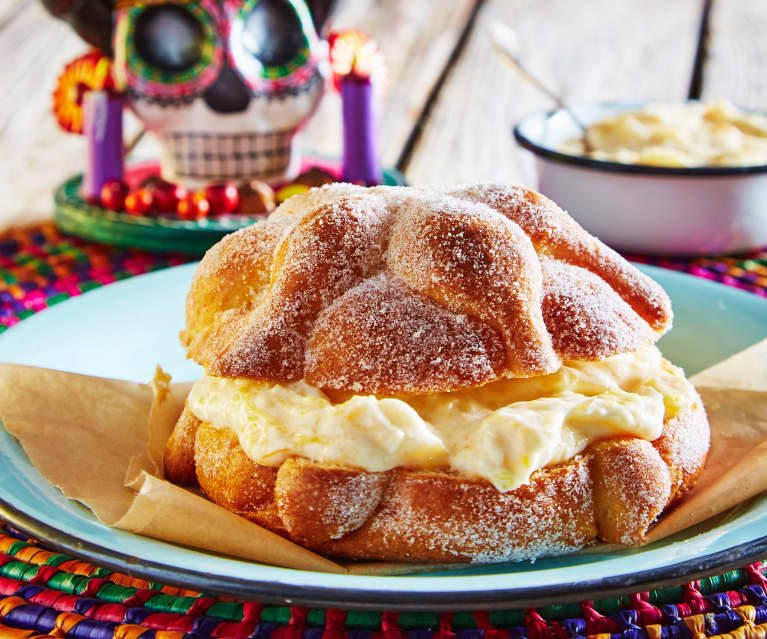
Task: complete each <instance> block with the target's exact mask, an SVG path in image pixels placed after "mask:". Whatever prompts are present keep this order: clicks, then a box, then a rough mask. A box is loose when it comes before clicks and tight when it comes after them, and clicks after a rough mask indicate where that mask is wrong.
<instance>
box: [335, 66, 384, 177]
mask: <svg viewBox="0 0 767 639" xmlns="http://www.w3.org/2000/svg"><path fill="white" fill-rule="evenodd" d="M374 93H375V91H374V88H373V82H372V81H371V79H370V78H359V77H357V76H354V75H348V76H346V77H344V78H343V79H342V80H341V106H342V111H343V126H344V152H343V178H344V180H345V181H346V182H354V183H362V184H366V185H373V184H380V183H381V167H380V164H379V161H378V121H377V117H376V116H377V110H378V109H377V108H376V104H375V96H374Z"/></svg>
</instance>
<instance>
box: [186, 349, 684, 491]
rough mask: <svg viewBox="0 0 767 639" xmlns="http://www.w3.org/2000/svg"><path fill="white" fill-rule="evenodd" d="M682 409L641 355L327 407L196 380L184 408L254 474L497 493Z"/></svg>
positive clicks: (641, 433) (658, 368)
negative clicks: (433, 481) (408, 479)
mask: <svg viewBox="0 0 767 639" xmlns="http://www.w3.org/2000/svg"><path fill="white" fill-rule="evenodd" d="M694 401H695V391H694V389H693V387H692V385H691V384H690V383H689V382H688V381H687V379H686V378H685V377H684V373H683V371H682V370H681V369H679V368H677V367H675V366H673V365H672V364H670V363H669V362H667V361H666V360H664V359H663V357H662V355H661V354H660V351H659V350H658V349H657V348H656V347H654V346H652V347H650V348H647V349H644V350H641V351H637V352H635V353H628V354H624V355H617V356H615V357H611V358H608V359H606V360H604V361H601V362H565V364H564V365H563V366H562V368H560V370H558V371H557V372H556V373H553V374H552V375H545V376H542V377H535V378H529V379H504V380H500V381H497V382H493V383H491V384H488V385H486V386H482V387H480V388H472V389H467V390H462V391H455V392H451V393H433V394H428V395H415V396H399V397H376V396H374V395H354V396H351V397H349V398H348V399H345V400H343V401H335V402H334V401H333V400H332V399H331V398H330V397H328V396H327V395H326V394H324V393H323V392H322V391H320V390H319V389H317V388H314V387H312V386H310V385H308V384H306V383H305V382H303V381H299V382H293V383H290V384H273V383H268V382H258V381H254V380H249V379H241V378H236V379H233V378H223V377H213V376H210V375H204V376H203V377H202V378H201V379H200V380H199V381H198V382H197V383H196V384H195V385H194V387H193V388H192V391H191V393H190V394H189V398H188V399H187V404H188V406H189V408H190V409H191V411H192V412H193V413H194V414H195V415H196V416H197V417H198V418H199V419H200V420H202V421H204V422H208V423H210V424H211V425H213V426H214V427H216V428H231V429H232V430H233V431H234V432H235V433H236V435H237V437H238V439H239V441H240V445H241V446H242V448H243V449H244V451H245V453H246V454H247V455H248V456H249V457H250V458H251V459H252V460H253V461H255V462H257V463H259V464H262V465H267V466H277V465H279V464H281V463H282V461H283V460H284V459H285V458H286V457H289V456H291V455H298V456H301V457H306V458H308V459H312V460H314V461H317V462H321V463H329V464H340V465H346V466H354V467H358V468H363V469H365V470H368V471H383V470H388V469H390V468H394V467H397V466H405V467H410V468H438V467H440V468H451V469H453V470H455V471H458V472H460V473H461V474H463V475H466V476H469V477H483V478H485V479H487V480H488V481H490V482H492V483H493V485H495V487H496V488H497V489H498V490H500V491H508V490H513V489H514V488H517V487H518V486H521V485H522V484H524V483H526V482H527V481H528V480H529V479H530V475H531V474H532V473H533V472H534V471H535V470H538V469H539V468H543V467H544V466H547V465H550V464H556V463H560V462H564V461H566V460H568V459H570V458H572V457H574V456H575V455H577V454H578V453H580V452H581V451H583V450H584V449H585V448H586V447H587V446H588V445H589V444H590V443H592V442H594V441H596V440H599V439H604V438H606V437H617V436H621V435H628V436H634V437H639V438H642V439H646V440H650V441H652V440H654V439H656V438H657V437H659V436H660V434H661V432H662V430H663V423H664V419H671V418H673V417H674V416H676V415H677V414H678V413H679V412H680V411H682V410H683V409H685V408H686V407H688V406H689V405H691V404H692V403H693V402H694Z"/></svg>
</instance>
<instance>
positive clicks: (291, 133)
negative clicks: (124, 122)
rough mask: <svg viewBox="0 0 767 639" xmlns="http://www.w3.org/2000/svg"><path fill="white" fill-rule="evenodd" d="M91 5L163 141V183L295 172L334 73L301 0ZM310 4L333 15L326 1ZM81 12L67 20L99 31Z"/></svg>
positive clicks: (136, 107) (135, 102)
mask: <svg viewBox="0 0 767 639" xmlns="http://www.w3.org/2000/svg"><path fill="white" fill-rule="evenodd" d="M44 2H45V3H46V4H47V5H48V6H49V7H50V6H51V5H54V4H55V6H56V7H57V8H58V14H59V15H62V13H63V12H62V11H61V10H60V7H61V5H62V4H67V3H68V4H69V5H75V9H76V5H83V4H88V3H87V2H83V0H79V1H78V0H63V2H62V0H57V2H56V3H54V2H53V1H52V0H44ZM92 4H93V5H94V7H95V5H99V6H100V7H101V8H102V9H101V10H102V13H103V6H104V5H105V4H106V5H107V6H108V7H109V8H110V9H111V11H112V15H111V24H110V28H111V27H112V26H113V29H111V32H112V38H111V50H112V52H113V55H114V73H115V79H116V83H117V86H118V87H119V88H121V89H122V90H123V91H125V93H126V96H127V99H128V104H129V105H130V107H131V108H132V109H133V111H134V112H135V113H136V115H137V116H138V117H139V118H140V119H141V120H142V122H143V123H144V125H145V126H146V128H147V129H148V130H150V131H152V132H154V133H155V134H156V135H157V136H158V138H159V141H160V145H161V148H162V157H161V165H162V172H163V177H164V178H165V179H168V180H171V181H175V182H182V183H186V184H188V185H190V186H195V187H196V186H201V185H204V184H210V183H216V182H230V181H231V182H245V181H247V180H250V179H254V178H257V179H260V180H264V181H270V182H275V181H279V180H283V179H285V178H289V177H291V176H292V175H293V174H295V172H297V170H298V162H299V160H300V158H299V156H298V153H297V152H296V148H295V142H296V137H295V136H296V132H297V131H298V130H299V128H300V127H301V126H302V125H303V124H304V123H305V122H306V120H307V119H308V118H309V116H310V115H311V114H312V112H313V111H314V109H315V108H316V106H317V104H318V103H319V100H320V98H321V96H322V94H323V92H324V90H325V79H326V76H327V69H328V63H327V45H326V43H325V42H324V41H323V40H321V39H320V38H319V36H318V35H317V31H316V30H315V26H314V23H313V21H312V14H311V13H310V11H309V9H308V7H307V5H306V4H305V3H304V2H303V0H187V1H180V0H177V1H175V2H168V1H162V0H160V1H158V0H143V1H140V0H127V1H125V0H117V2H116V5H115V7H113V6H112V5H111V3H108V2H106V0H92ZM313 4H317V5H320V13H325V14H326V13H327V11H328V9H329V6H330V3H329V2H325V3H324V4H323V3H313ZM313 8H314V7H313ZM75 9H73V10H72V12H70V14H69V15H66V14H64V15H63V17H65V18H67V19H70V21H71V22H73V25H74V26H75V28H78V26H79V27H80V28H78V31H80V33H81V35H83V37H84V38H86V39H89V40H90V41H92V42H93V41H94V40H96V39H98V38H102V36H103V34H101V33H100V32H98V30H97V28H95V27H93V25H92V24H90V22H92V21H93V17H92V15H91V16H88V12H87V11H86V12H84V15H86V16H87V17H88V20H87V21H86V23H85V27H87V28H88V30H86V29H85V27H83V21H82V20H80V22H79V23H78V22H77V20H75V19H72V14H73V13H75ZM94 15H95V14H94ZM314 17H315V20H316V19H317V15H316V14H315V16H314ZM75 18H77V16H76V15H75ZM94 33H95V34H96V35H95V36H94V35H93V34H94ZM89 36H90V37H89ZM102 39H103V38H102ZM100 44H101V46H102V47H104V43H103V42H102V43H100ZM107 46H108V45H107Z"/></svg>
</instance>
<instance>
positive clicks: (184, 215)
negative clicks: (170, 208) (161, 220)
mask: <svg viewBox="0 0 767 639" xmlns="http://www.w3.org/2000/svg"><path fill="white" fill-rule="evenodd" d="M176 214H177V215H178V216H179V217H180V218H181V219H182V220H194V219H196V218H197V206H196V205H195V203H194V200H193V199H192V198H191V197H189V196H187V197H185V198H183V199H181V200H179V201H178V205H177V206H176Z"/></svg>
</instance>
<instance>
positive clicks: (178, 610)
mask: <svg viewBox="0 0 767 639" xmlns="http://www.w3.org/2000/svg"><path fill="white" fill-rule="evenodd" d="M627 257H629V258H630V259H633V260H636V261H640V262H644V263H648V264H656V265H658V266H663V267H666V268H670V269H674V270H677V271H683V272H687V273H690V274H692V275H696V276H701V277H705V278H708V279H711V280H715V281H719V282H722V283H724V284H728V285H730V286H736V287H738V288H742V289H744V290H747V291H750V292H752V293H755V294H757V295H762V296H765V297H767V248H765V250H762V251H757V252H754V253H752V254H749V255H746V256H739V257H711V258H696V259H692V260H682V259H676V258H674V259H671V258H647V257H642V256H627ZM192 259H195V258H191V257H189V256H184V255H170V254H157V253H149V252H146V251H139V250H132V249H124V248H118V247H113V246H107V245H101V244H93V243H88V242H85V241H83V240H80V239H78V238H73V237H67V236H64V235H62V234H61V233H60V232H59V231H58V230H57V229H56V228H55V227H54V226H53V225H52V224H43V225H37V226H33V227H28V228H25V229H20V230H15V231H9V232H6V233H4V234H0V332H2V331H4V330H6V329H7V328H8V327H10V326H13V325H14V324H16V323H17V322H19V321H20V320H22V319H24V318H25V317H28V316H29V315H32V314H34V313H35V312H37V311H39V310H42V309H44V308H46V307H48V306H52V305H54V304H56V303H58V302H61V301H63V300H66V299H68V298H70V297H73V296H76V295H80V294H81V293H85V292H87V291H90V290H92V289H94V288H98V287H100V286H104V285H107V284H110V283H112V282H115V281H118V280H121V279H126V278H128V277H132V276H134V275H140V274H142V273H147V272H149V271H155V270H158V269H162V268H166V267H169V266H175V265H178V264H183V263H185V262H189V261H191V260H192ZM766 589H767V580H765V577H764V565H763V564H762V563H757V564H752V565H750V566H746V567H744V568H743V569H740V570H733V571H731V572H728V573H725V574H722V575H717V576H714V577H709V578H707V579H702V580H700V581H698V582H695V583H690V584H684V585H680V586H676V587H671V588H665V589H662V590H655V591H652V592H643V593H635V594H634V595H631V596H628V597H616V598H611V599H604V600H601V601H596V602H591V601H587V602H583V603H581V604H562V605H555V606H548V607H546V608H539V609H529V610H498V611H491V612H458V613H426V612H423V613H415V612H400V613H397V612H365V611H342V610H320V609H310V608H303V607H295V606H294V607H282V606H264V605H261V604H259V603H258V602H243V601H233V600H231V599H227V598H220V597H213V596H207V595H205V594H203V593H196V592H191V591H187V590H181V589H179V588H175V587H171V586H168V585H163V584H159V583H152V582H147V581H144V580H141V579H135V578H133V577H130V576H128V575H124V574H120V573H115V572H112V571H110V570H107V569H106V568H103V567H98V566H94V565H92V564H89V563H87V562H83V561H79V560H77V559H75V558H72V557H68V556H66V555H62V554H60V553H55V552H53V551H50V550H48V549H46V548H45V547H44V546H43V545H42V544H40V543H38V542H36V541H35V540H29V539H26V538H25V537H24V536H23V535H20V534H19V533H17V532H14V531H13V530H11V529H9V528H3V527H2V526H0V639H6V638H8V639H11V638H13V639H33V638H35V637H46V636H54V637H71V638H77V639H112V638H114V639H181V638H182V637H189V638H190V639H192V638H201V637H209V636H212V637H222V638H227V639H229V638H231V639H240V638H245V637H254V638H257V639H568V638H571V637H572V638H579V637H584V638H585V637H589V638H591V639H699V638H701V637H705V636H722V637H728V638H732V639H767V593H766V592H765V590H766Z"/></svg>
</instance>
